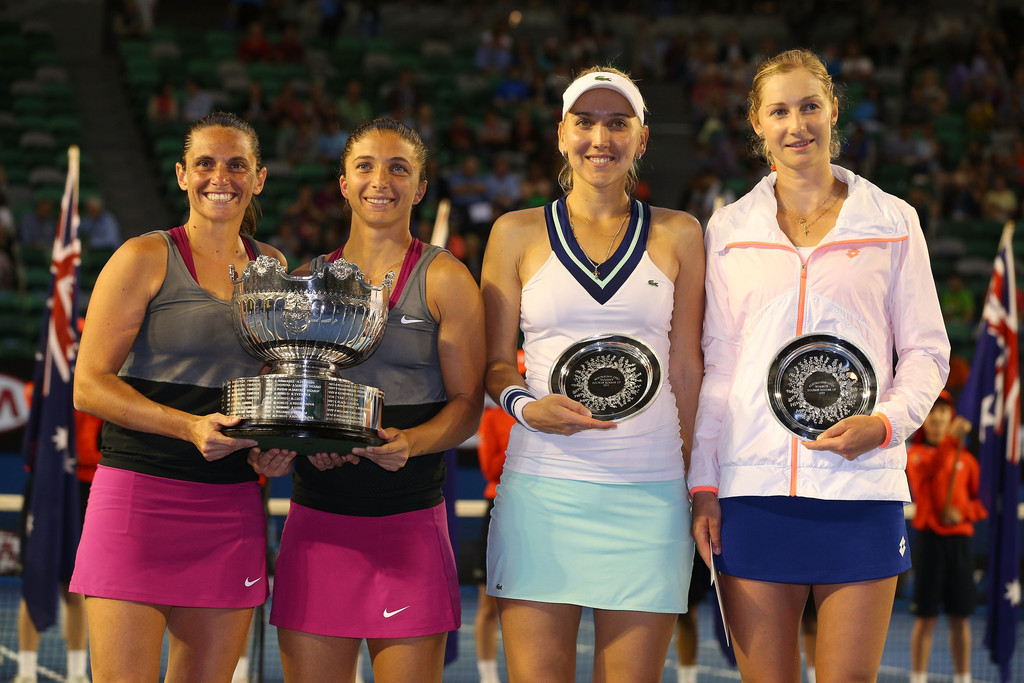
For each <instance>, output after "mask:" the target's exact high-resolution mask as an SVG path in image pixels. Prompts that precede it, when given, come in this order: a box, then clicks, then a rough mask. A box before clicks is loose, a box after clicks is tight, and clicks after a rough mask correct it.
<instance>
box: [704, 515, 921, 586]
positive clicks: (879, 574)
mask: <svg viewBox="0 0 1024 683" xmlns="http://www.w3.org/2000/svg"><path fill="white" fill-rule="evenodd" d="M720 502H721V505H722V554H721V556H720V557H718V558H716V560H718V564H719V570H720V571H721V572H722V573H723V574H728V575H730V576H737V577H740V578H744V579H754V580H757V581H771V582H774V583H798V584H805V585H818V584H826V583H850V582H853V581H870V580H873V579H881V578H885V577H889V576H896V575H897V574H901V573H903V572H905V571H906V570H908V569H910V546H909V545H908V543H907V523H906V520H905V519H904V516H903V503H901V502H899V501H877V500H819V499H816V498H797V497H791V496H739V497H735V498H722V499H721V501H720Z"/></svg>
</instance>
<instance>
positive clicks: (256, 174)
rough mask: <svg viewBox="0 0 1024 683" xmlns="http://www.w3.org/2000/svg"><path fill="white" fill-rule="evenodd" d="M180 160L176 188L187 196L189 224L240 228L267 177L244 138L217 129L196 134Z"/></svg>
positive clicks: (265, 171)
mask: <svg viewBox="0 0 1024 683" xmlns="http://www.w3.org/2000/svg"><path fill="white" fill-rule="evenodd" d="M184 158H185V162H184V164H182V163H181V162H178V164H176V166H175V170H176V172H177V176H178V186H179V187H180V188H181V189H182V190H185V192H187V193H188V203H189V223H192V224H196V225H197V224H199V223H206V224H209V225H223V224H234V225H235V226H236V227H237V225H240V224H241V221H242V217H243V216H244V214H245V210H246V208H247V207H248V206H249V201H250V200H251V199H252V196H253V195H254V194H259V193H260V192H262V191H263V182H264V180H265V179H266V177H267V169H266V168H259V169H258V168H257V166H258V162H257V159H256V155H255V153H254V152H253V149H252V146H251V144H250V142H249V138H248V137H247V136H246V134H245V133H243V132H242V131H240V130H236V129H233V128H224V127H220V126H215V127H209V128H203V129H200V130H197V131H195V132H194V133H193V135H192V141H191V146H190V147H189V149H188V151H187V152H186V153H185V157H184Z"/></svg>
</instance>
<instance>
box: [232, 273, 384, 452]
mask: <svg viewBox="0 0 1024 683" xmlns="http://www.w3.org/2000/svg"><path fill="white" fill-rule="evenodd" d="M230 272H231V282H232V283H233V284H234V286H235V290H234V293H233V294H232V296H231V309H232V318H233V320H234V324H235V332H236V333H237V334H238V338H239V340H240V341H241V343H242V346H243V347H244V348H245V349H246V350H247V351H248V352H249V353H250V354H252V355H253V356H255V357H256V358H258V359H260V360H262V361H264V362H266V363H270V372H269V373H267V374H263V375H260V376H258V377H239V378H238V379H232V380H228V381H226V382H224V384H223V385H222V399H221V406H222V407H221V410H222V412H223V413H224V414H226V415H237V416H239V417H241V418H242V420H241V422H239V423H238V425H236V426H234V427H231V428H228V429H225V430H224V433H225V434H227V435H228V436H232V437H245V438H252V439H256V440H257V441H259V443H260V447H261V448H263V449H264V450H266V449H268V448H284V449H288V450H296V451H300V453H302V454H307V455H308V454H311V453H318V452H336V453H348V452H349V450H350V449H351V448H352V447H354V446H365V445H374V446H375V445H378V444H380V443H383V441H382V439H381V438H380V437H379V436H378V435H377V429H378V428H379V427H380V418H381V411H382V410H383V406H384V392H382V391H381V390H380V389H377V388H375V387H370V386H365V385H362V384H355V383H353V382H350V381H348V380H346V379H343V378H342V377H341V376H340V374H339V371H340V370H342V369H343V368H347V367H351V366H353V365H357V364H358V363H360V362H362V361H364V360H366V358H367V357H369V356H370V354H372V353H373V351H374V350H375V349H376V348H377V345H378V344H379V343H380V340H381V339H382V338H383V336H384V326H385V324H386V323H387V314H388V302H387V292H388V287H389V285H390V282H385V284H384V285H383V286H380V287H375V286H372V285H370V284H368V283H367V282H366V280H365V279H363V276H362V273H360V272H359V268H358V267H356V266H355V265H354V264H352V263H349V262H348V261H345V260H344V259H339V260H337V261H335V262H333V263H328V264H323V265H320V266H319V267H316V268H315V269H314V270H313V272H311V273H310V274H309V275H303V276H293V275H289V274H288V273H287V272H286V271H285V269H284V267H283V266H282V265H281V264H280V263H279V262H278V261H277V259H274V258H271V257H269V256H259V257H258V258H257V259H256V260H255V261H250V262H249V265H248V266H246V268H245V270H244V271H242V275H241V277H237V278H236V276H235V275H236V273H235V269H234V266H232V267H231V271H230Z"/></svg>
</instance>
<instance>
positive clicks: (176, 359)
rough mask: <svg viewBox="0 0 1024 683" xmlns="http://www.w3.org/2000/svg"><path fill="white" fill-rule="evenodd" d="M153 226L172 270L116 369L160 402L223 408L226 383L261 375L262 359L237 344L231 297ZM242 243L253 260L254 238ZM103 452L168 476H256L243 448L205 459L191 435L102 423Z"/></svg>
mask: <svg viewBox="0 0 1024 683" xmlns="http://www.w3.org/2000/svg"><path fill="white" fill-rule="evenodd" d="M154 232H155V234H159V235H161V236H163V237H164V239H165V240H166V241H167V274H166V275H165V277H164V282H163V284H162V285H161V286H160V291H158V292H157V294H156V296H154V297H153V300H152V301H150V303H149V306H148V308H147V309H146V316H145V319H144V320H143V321H142V327H141V328H139V333H138V335H137V336H136V338H135V343H134V344H133V345H132V349H131V351H130V352H129V354H128V357H127V358H126V359H125V362H124V364H123V365H122V366H121V370H120V371H119V373H118V375H119V376H120V377H121V379H123V380H124V381H125V382H127V383H128V384H129V385H131V386H132V387H134V388H135V389H136V390H137V391H139V392H140V393H141V394H142V395H143V396H146V397H147V398H149V399H151V400H153V401H156V402H157V403H162V404H164V405H167V406H171V407H172V408H177V409H179V410H183V411H185V412H189V413H192V414H194V415H208V414H209V413H215V412H218V411H220V405H221V383H222V382H224V381H225V380H228V379H234V378H236V377H246V376H252V375H258V374H259V373H260V370H261V369H262V367H263V363H262V361H259V360H257V359H256V358H254V357H252V356H250V355H249V354H248V353H247V352H246V351H245V349H243V348H242V346H241V344H239V342H238V337H237V336H236V335H235V330H234V324H233V323H232V320H231V302H229V301H224V300H221V299H218V298H217V297H215V296H213V295H212V294H210V293H209V292H207V291H206V290H204V289H203V288H202V287H200V286H199V283H198V282H196V280H195V279H194V277H193V276H192V274H191V273H190V272H189V269H188V266H187V265H186V262H185V260H184V259H183V257H182V254H181V252H180V251H179V250H178V247H177V246H176V245H175V241H174V240H173V239H172V238H171V236H170V235H169V234H168V232H167V231H163V230H158V231H154ZM149 234H154V233H149ZM244 241H245V243H246V251H247V252H249V256H250V258H255V255H258V254H259V253H260V252H259V247H258V246H257V245H256V243H255V242H254V241H253V240H252V238H249V237H245V238H244ZM102 451H103V459H102V461H101V462H102V464H103V465H107V466H109V467H117V468H120V469H126V470H131V471H134V472H140V473H142V474H151V475H155V476H159V477H167V478H169V479H181V480H186V481H195V482H204V483H215V484H224V483H238V482H243V481H253V480H255V479H256V478H257V477H256V473H255V472H254V471H253V469H252V467H251V466H250V465H249V464H248V463H246V460H245V458H246V451H238V452H236V453H232V454H231V455H229V456H227V457H225V458H221V459H220V460H215V461H213V462H208V461H207V460H206V459H205V458H203V456H202V454H200V452H199V450H198V449H197V448H196V447H195V446H194V445H193V444H192V443H190V442H188V441H184V440H181V439H174V438H170V437H165V436H159V435H156V434H150V433H147V432H140V431H135V430H131V429H125V428H123V427H119V426H117V425H115V424H112V423H110V422H107V423H106V424H105V425H104V428H103V441H102Z"/></svg>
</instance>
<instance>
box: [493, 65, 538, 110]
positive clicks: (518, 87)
mask: <svg viewBox="0 0 1024 683" xmlns="http://www.w3.org/2000/svg"><path fill="white" fill-rule="evenodd" d="M529 99H530V84H529V83H527V82H526V79H524V78H523V67H521V66H519V65H518V64H513V65H512V66H510V67H509V69H508V73H506V74H504V75H503V76H502V77H501V79H500V80H499V81H498V84H497V85H496V86H494V104H495V106H497V107H500V108H502V109H504V108H506V107H514V106H517V105H519V104H522V103H523V102H527V101H529Z"/></svg>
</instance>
